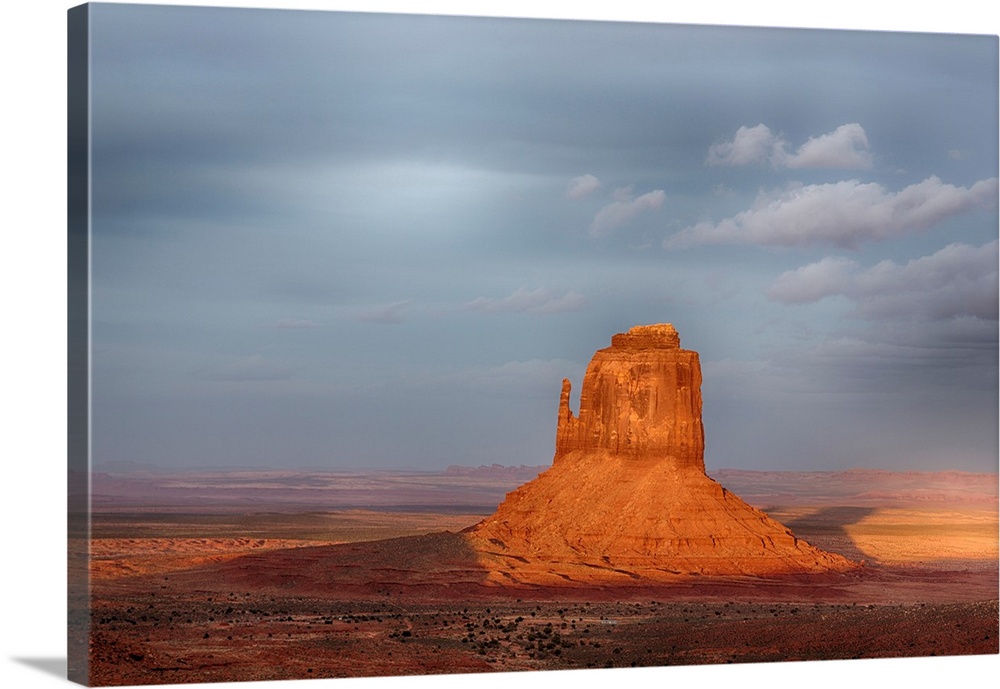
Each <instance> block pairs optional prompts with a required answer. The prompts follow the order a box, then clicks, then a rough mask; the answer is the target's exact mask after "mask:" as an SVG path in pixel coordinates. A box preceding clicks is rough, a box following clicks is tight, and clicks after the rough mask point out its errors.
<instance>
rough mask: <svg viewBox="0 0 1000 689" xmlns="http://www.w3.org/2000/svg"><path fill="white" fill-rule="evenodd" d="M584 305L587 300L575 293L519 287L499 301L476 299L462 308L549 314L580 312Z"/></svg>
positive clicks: (491, 311) (492, 311) (483, 311)
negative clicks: (559, 293) (558, 293)
mask: <svg viewBox="0 0 1000 689" xmlns="http://www.w3.org/2000/svg"><path fill="white" fill-rule="evenodd" d="M586 304H587V300H586V299H585V298H584V296H583V295H582V294H577V293H576V292H567V293H566V294H563V295H557V294H555V293H553V292H552V291H550V290H547V289H544V288H538V289H534V290H529V289H526V288H524V287H521V288H519V289H518V290H516V291H515V292H513V293H512V294H510V295H508V296H506V297H502V298H500V299H491V298H488V297H478V298H476V299H473V300H472V301H470V302H467V303H466V304H465V305H464V306H463V307H462V308H463V310H465V311H479V312H482V313H534V314H551V313H563V312H566V311H580V310H581V309H583V308H584V307H585V306H586Z"/></svg>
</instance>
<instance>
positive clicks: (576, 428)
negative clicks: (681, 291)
mask: <svg viewBox="0 0 1000 689" xmlns="http://www.w3.org/2000/svg"><path fill="white" fill-rule="evenodd" d="M570 391H571V387H570V383H569V381H563V388H562V395H561V399H560V403H559V415H558V428H557V431H556V453H555V458H554V461H553V465H552V467H551V468H550V469H549V470H548V471H546V472H544V473H543V474H541V475H540V476H539V477H538V478H537V479H535V480H534V481H531V482H529V483H526V484H525V485H523V486H521V487H520V488H518V489H517V490H515V491H513V492H512V493H509V494H508V495H507V498H506V500H504V502H503V504H501V505H500V507H499V508H498V509H497V512H496V513H495V514H494V515H493V516H491V517H489V518H487V519H485V520H483V521H482V522H480V523H479V524H477V525H476V526H475V527H473V528H472V529H471V530H470V531H469V532H468V533H467V537H468V538H469V539H470V542H471V543H472V544H473V547H474V548H475V549H476V550H477V551H478V552H479V553H481V554H482V556H483V558H484V559H485V560H488V561H489V562H490V564H491V567H494V568H496V569H497V570H498V571H499V572H500V574H501V575H502V576H503V577H506V578H507V579H509V580H512V581H515V582H521V583H530V582H532V581H533V580H537V579H538V578H539V577H543V578H552V579H556V580H558V579H562V580H565V581H567V582H573V581H579V582H580V583H585V582H586V581H590V580H594V579H602V578H606V579H614V578H621V577H626V578H629V577H630V578H641V579H662V578H669V577H676V576H677V575H684V574H692V573H698V574H709V575H713V574H714V575H772V574H790V573H802V572H829V571H843V570H848V569H851V568H853V567H854V566H855V565H854V563H852V562H850V561H848V560H846V559H845V558H843V557H841V556H839V555H834V554H830V553H827V552H824V551H822V550H819V549H817V548H814V547H813V546H811V545H809V544H808V543H806V542H805V541H802V540H801V539H798V538H796V537H795V535H794V534H792V532H791V531H790V530H789V529H788V528H786V527H785V526H783V525H782V524H780V523H778V522H777V521H775V520H773V519H771V518H770V517H768V516H767V515H766V514H765V513H763V512H761V511H760V510H757V509H755V508H753V507H751V506H750V505H748V504H747V503H745V502H744V501H743V500H741V499H740V498H739V497H737V496H736V495H734V494H733V493H731V492H729V491H727V490H726V489H725V488H723V487H722V486H721V485H719V484H718V483H716V482H715V481H713V480H712V479H710V478H709V477H708V476H707V475H706V474H705V464H704V432H703V428H702V422H701V367H700V365H699V362H698V354H697V353H696V352H693V351H688V350H684V349H681V348H680V339H679V337H678V335H677V331H676V330H675V329H674V328H673V326H672V325H670V324H661V325H651V326H639V327H635V328H632V329H631V330H629V331H628V332H627V333H622V334H618V335H615V336H614V337H613V338H612V342H611V346H610V347H608V348H606V349H601V350H599V351H598V352H597V353H596V354H595V355H594V358H593V360H592V361H591V362H590V365H589V366H588V368H587V371H586V374H585V375H584V379H583V386H582V390H581V394H580V413H579V416H574V414H573V412H572V411H571V410H570V407H569V403H570V399H569V398H570Z"/></svg>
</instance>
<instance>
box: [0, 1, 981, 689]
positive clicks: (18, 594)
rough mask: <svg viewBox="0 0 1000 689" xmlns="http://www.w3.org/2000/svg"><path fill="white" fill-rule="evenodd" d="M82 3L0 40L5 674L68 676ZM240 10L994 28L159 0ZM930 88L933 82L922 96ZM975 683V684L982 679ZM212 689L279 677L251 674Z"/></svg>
mask: <svg viewBox="0 0 1000 689" xmlns="http://www.w3.org/2000/svg"><path fill="white" fill-rule="evenodd" d="M75 4H78V3H73V2H61V1H59V0H9V1H8V2H5V3H3V9H2V10H0V11H2V13H3V14H2V19H0V31H2V40H0V50H2V51H3V57H4V59H3V61H2V63H0V65H2V67H0V69H2V70H3V81H2V84H3V86H4V92H3V108H2V115H0V116H2V118H3V128H2V135H3V139H2V140H3V147H2V149H0V162H2V170H3V180H2V181H3V185H2V187H0V190H2V191H0V200H2V204H3V205H2V207H3V210H4V215H3V217H4V220H3V221H2V222H0V228H2V241H0V280H2V291H0V294H2V299H3V309H2V311H0V352H2V357H0V363H2V364H3V371H4V374H3V376H2V378H0V380H2V381H3V385H2V388H0V389H2V395H0V402H2V403H3V408H2V410H0V411H2V415H0V419H2V421H0V448H2V453H0V458H2V460H3V473H2V474H0V476H2V478H0V486H3V489H2V490H3V492H2V500H0V502H2V505H3V522H2V524H3V527H4V528H3V532H2V534H3V541H2V548H0V571H2V576H3V580H2V581H3V585H2V588H0V591H2V596H3V603H2V608H0V620H2V622H0V624H2V625H3V647H2V652H0V685H2V686H4V687H18V688H20V687H25V688H30V687H50V686H60V685H64V684H65V682H66V680H65V679H64V678H63V677H64V673H65V657H66V644H65V623H66V608H65V589H66V575H65V536H66V529H65V491H66V479H65V461H66V460H65V454H66V453H65V447H66V430H65V408H66V400H65V389H66V386H65V380H66V377H65V376H66V365H65V361H66V347H65V337H66V327H65V308H66V307H65V290H66V279H65V267H66V251H65V229H66V222H65V210H66V204H65V170H66V166H65V157H66V156H65V150H66V137H65V131H66V116H65V109H66V105H65V93H66V69H65V61H66V47H65V42H66V10H67V9H69V8H70V7H72V6H73V5H75ZM160 4H214V5H226V6H237V7H248V6H253V7H275V8H301V9H342V10H365V11H372V10H382V11H394V12H422V13H444V14H477V15H485V16H491V15H494V16H495V15H500V16H519V17H553V18H570V19H574V18H575V19H602V20H604V19H606V20H612V21H615V20H629V21H659V22H673V23H700V24H735V25H755V26H791V27H822V28H848V29H878V30H903V31H930V32H948V33H979V34H994V35H995V34H997V33H998V28H997V15H998V12H997V10H996V9H992V8H990V9H988V5H987V3H986V2H983V1H982V0H950V1H949V2H946V3H936V4H935V7H933V8H928V7H927V6H926V4H925V3H921V9H919V10H918V9H915V7H914V6H907V5H906V4H904V3H893V2H876V1H874V0H867V1H863V0H849V1H842V2H837V3H835V4H833V3H825V4H820V3H804V2H801V0H800V1H799V2H776V1H771V0H758V1H757V2H752V3H746V2H722V1H721V0H699V1H697V2H688V3H683V5H684V6H683V7H677V6H675V4H674V3H662V6H661V4H660V3H653V2H649V0H634V1H633V0H613V1H612V0H607V1H605V2H591V1H589V0H588V1H582V0H578V1H576V2H556V1H555V0H533V1H531V2H526V1H522V0H508V1H506V2H496V1H494V0H483V1H480V2H472V1H467V2H460V1H458V0H451V1H448V0H410V1H409V2H405V1H397V2H389V1H383V0H369V1H367V2H358V1H355V2H348V1H340V2H337V1H330V0H327V1H325V2H324V1H313V2H309V1H308V0H287V1H282V0H261V1H260V2H227V1H225V0H219V1H218V2H201V3H195V2H177V1H176V0H175V1H173V2H169V1H168V2H161V3H160ZM929 96H930V97H933V94H929ZM977 676H981V677H985V678H992V679H993V680H995V679H996V678H997V677H998V676H1000V656H978V657H971V658H921V659H914V660H878V661H873V660H867V661H852V662H842V661H826V662H812V663H784V664H770V665H736V666H712V667H697V668H696V667H679V668H663V669H648V668H645V669H634V670H614V671H607V670H593V671H590V670H579V671H574V672H572V673H569V672H563V673H558V674H553V673H534V674H519V675H495V674H494V675H490V674H482V675H472V676H470V675H451V676H444V677H433V678H407V679H391V678H390V679H359V680H310V681H309V684H307V685H303V686H308V687H316V688H317V689H319V688H320V687H343V688H347V687H359V688H360V687H364V688H372V689H380V688H383V687H392V688H393V689H400V688H410V687H414V688H415V687H421V688H423V687H431V686H433V687H442V688H443V689H449V688H451V687H455V688H457V687H465V686H468V685H469V684H474V685H475V686H476V687H484V688H486V689H491V688H494V687H496V688H499V687H509V686H510V683H511V682H517V683H518V684H519V685H520V686H523V687H543V686H547V685H549V684H551V683H554V682H558V683H562V682H566V681H570V682H573V683H574V684H575V685H576V686H583V687H589V686H597V685H606V684H608V683H628V684H630V685H634V686H636V687H647V686H648V687H652V686H662V685H664V684H669V685H674V686H678V685H693V684H696V685H699V686H715V685H726V686H729V687H736V686H740V687H764V686H766V687H775V686H783V685H786V684H793V683H808V684H809V685H810V686H811V687H833V686H878V685H879V684H880V683H883V684H887V685H892V686H905V687H931V686H942V685H950V684H955V683H959V682H961V683H967V682H972V681H975V679H974V678H976V677H977ZM980 681H982V680H981V679H980ZM206 686H213V687H222V686H226V687H247V688H248V689H249V688H251V687H287V686H292V685H289V684H288V683H279V682H252V683H240V684H215V685H206Z"/></svg>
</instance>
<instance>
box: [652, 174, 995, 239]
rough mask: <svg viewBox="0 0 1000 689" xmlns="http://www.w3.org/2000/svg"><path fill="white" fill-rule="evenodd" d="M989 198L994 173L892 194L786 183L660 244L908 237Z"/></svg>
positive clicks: (853, 184) (854, 186)
mask: <svg viewBox="0 0 1000 689" xmlns="http://www.w3.org/2000/svg"><path fill="white" fill-rule="evenodd" d="M996 201H997V179H996V178H995V177H994V178H991V179H987V180H982V181H980V182H977V183H976V184H974V185H972V187H970V188H965V187H956V186H953V185H951V184H945V183H944V182H942V181H941V180H940V179H938V178H937V177H928V178H927V179H926V180H924V181H923V182H919V183H917V184H913V185H910V186H909V187H906V188H905V189H903V190H901V191H899V192H890V191H888V190H886V189H885V188H884V187H883V186H881V185H879V184H875V183H862V182H860V181H858V180H847V181H843V182H836V183H833V184H811V185H806V186H803V185H793V186H790V187H788V188H786V189H784V190H783V191H780V192H777V193H770V194H761V195H760V196H758V197H757V200H756V201H755V202H754V205H753V207H752V208H750V209H748V210H745V211H742V212H740V213H737V214H736V215H734V216H732V217H731V218H727V219H725V220H722V221H720V222H718V223H715V224H713V223H709V222H703V223H699V224H697V225H693V226H690V227H687V228H685V229H683V230H681V231H680V232H678V233H677V234H675V235H673V236H672V237H668V238H667V239H666V240H665V241H664V243H663V246H664V248H667V249H673V248H682V247H686V246H695V245H701V244H763V245H772V246H807V245H812V244H832V245H834V246H838V247H843V248H856V247H857V246H858V245H859V244H860V243H861V242H863V241H881V240H886V239H890V238H893V237H900V236H904V235H910V234H916V233H918V232H921V231H924V230H927V229H928V228H930V227H932V226H933V225H935V224H937V223H939V222H941V221H943V220H945V219H947V218H949V217H951V216H954V215H957V214H959V213H962V212H965V211H968V210H972V209H974V208H990V207H995V206H996Z"/></svg>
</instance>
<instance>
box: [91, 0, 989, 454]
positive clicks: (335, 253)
mask: <svg viewBox="0 0 1000 689" xmlns="http://www.w3.org/2000/svg"><path fill="white" fill-rule="evenodd" d="M91 12H92V14H91V42H92V46H91V47H92V82H91V94H92V142H93V178H92V181H93V224H92V234H93V253H92V267H93V295H92V297H93V331H92V333H93V377H94V382H93V406H94V416H93V448H94V460H95V462H96V463H98V464H99V463H101V462H106V461H135V462H143V463H153V464H157V465H160V466H175V467H203V466H216V467H217V466H256V467H328V468H343V467H353V468H358V467H368V468H395V467H405V468H415V469H433V468H442V467H445V466H447V465H450V464H464V465H479V464H490V463H494V462H497V463H502V464H545V463H548V462H549V461H551V457H552V452H553V449H554V439H555V423H556V411H557V407H558V402H559V391H560V381H561V380H562V378H564V377H568V378H570V379H571V380H572V381H573V384H574V395H573V398H572V402H571V406H572V407H573V408H574V409H577V408H578V399H579V398H578V395H579V389H580V382H581V379H582V376H583V372H584V369H585V367H586V364H587V362H588V361H589V359H590V357H591V355H592V354H593V352H594V351H595V350H596V349H599V348H601V347H605V346H607V345H608V344H609V343H610V338H611V335H612V334H614V333H616V332H621V331H624V330H626V329H627V328H629V327H630V326H632V325H636V324H644V323H655V322H666V321H669V322H673V323H674V324H675V326H676V327H677V329H678V331H679V332H680V336H681V344H682V346H683V347H685V348H688V349H694V350H696V351H698V352H699V353H700V354H701V361H702V368H703V374H704V381H705V382H704V387H703V394H704V421H705V427H706V429H705V430H706V439H707V440H706V444H707V447H706V464H707V466H708V468H709V469H710V470H711V469H717V468H722V467H739V468H747V469H784V470H791V469H802V470H835V469H841V468H848V467H876V468H898V469H920V470H929V469H948V468H952V469H960V470H968V471H995V470H996V467H997V416H998V409H997V354H998V352H997V342H998V336H997V311H998V303H997V302H998V299H997V294H998V280H997V263H998V247H997V224H998V216H997V148H998V141H997V131H998V123H997V96H998V93H997V80H998V74H997V39H996V38H995V37H976V36H954V35H929V34H890V33H876V32H833V31H818V30H812V31H807V30H780V29H747V28H743V29H736V28H720V27H693V26H669V25H663V24H655V25H654V24H648V25H641V24H629V23H599V22H580V21H546V20H516V19H473V18H454V17H451V18H445V17H426V16H425V17H417V16H409V17H405V16H399V15H378V14H345V13H333V12H303V11H280V10H272V11H268V10H235V9H204V8H189V7H155V6H146V7H143V6H138V7H137V6H127V5H93V6H92V9H91Z"/></svg>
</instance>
